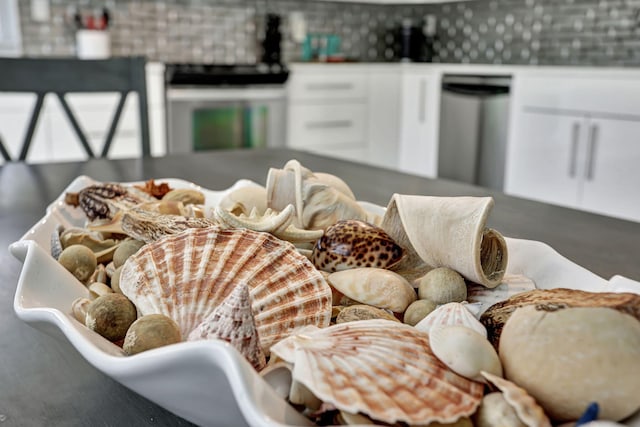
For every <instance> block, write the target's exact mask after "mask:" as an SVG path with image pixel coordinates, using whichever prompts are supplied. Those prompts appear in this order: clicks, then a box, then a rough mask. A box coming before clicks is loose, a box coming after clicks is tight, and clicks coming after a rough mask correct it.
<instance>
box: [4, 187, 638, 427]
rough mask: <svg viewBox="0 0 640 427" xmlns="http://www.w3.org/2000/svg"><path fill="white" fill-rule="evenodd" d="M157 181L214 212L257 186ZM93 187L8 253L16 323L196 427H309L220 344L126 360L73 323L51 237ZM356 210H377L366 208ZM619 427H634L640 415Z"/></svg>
mask: <svg viewBox="0 0 640 427" xmlns="http://www.w3.org/2000/svg"><path fill="white" fill-rule="evenodd" d="M156 181H157V182H167V183H168V184H169V185H170V186H171V187H173V188H197V189H199V190H200V191H203V192H204V193H205V194H206V204H207V205H208V206H216V205H217V204H218V202H219V201H220V200H221V199H222V197H224V195H226V194H227V193H228V192H229V191H231V190H233V189H235V188H238V187H242V186H250V185H257V184H255V183H253V182H251V181H247V180H240V181H238V182H237V183H235V184H234V185H233V186H232V187H231V188H229V189H227V190H224V191H210V190H206V189H202V188H200V187H199V186H197V185H195V184H192V183H189V182H186V181H183V180H179V179H156ZM95 182H96V181H94V180H92V179H91V178H89V177H86V176H81V177H78V178H77V179H75V180H74V181H73V182H72V183H71V184H70V185H69V186H68V187H67V189H66V190H65V192H63V193H62V194H61V195H60V197H59V198H58V199H57V200H56V201H55V202H53V203H52V204H51V205H50V206H49V208H48V209H47V212H46V215H45V216H44V218H43V219H42V220H41V221H39V222H38V223H37V224H35V225H34V226H33V227H32V228H31V229H30V230H29V231H28V232H27V233H26V234H25V235H24V236H23V237H22V238H21V239H20V240H19V241H17V242H15V243H13V244H12V245H11V246H10V251H11V253H12V254H13V255H14V256H15V257H16V258H18V259H19V260H20V261H22V262H23V268H22V271H21V274H20V278H19V280H18V286H17V289H16V294H15V300H14V309H15V311H16V313H17V315H18V317H20V318H21V319H22V320H24V321H25V322H27V323H29V324H31V325H32V326H34V327H36V328H38V329H40V330H42V331H44V332H47V333H49V334H51V335H55V336H59V337H64V338H66V339H67V340H69V342H71V344H72V345H73V346H74V347H75V348H76V349H77V350H78V352H79V353H80V354H82V356H83V357H84V358H85V359H86V360H87V361H89V362H90V363H91V364H92V365H93V366H95V367H96V368H97V369H99V370H100V371H102V372H104V373H105V374H107V375H109V376H110V377H112V378H113V379H115V380H117V381H118V382H120V383H121V384H123V385H124V386H126V387H128V388H130V389H131V390H134V391H135V392H137V393H139V394H141V395H142V396H144V397H146V398H148V399H149V400H152V401H153V402H155V403H157V404H159V405H160V406H162V407H164V408H166V409H168V410H169V411H171V412H173V413H175V414H177V415H179V416H181V417H183V418H185V419H187V420H189V421H191V422H193V423H195V424H198V425H203V426H207V425H221V424H224V425H238V426H239V425H242V424H248V425H250V426H255V427H257V426H265V427H266V426H269V427H275V426H293V425H296V426H299V425H311V423H310V422H309V421H308V420H307V418H305V417H304V416H302V415H301V414H299V413H298V412H297V411H296V410H295V409H294V408H293V407H291V406H290V405H288V404H287V403H286V402H285V401H284V400H283V399H282V398H281V397H280V396H279V395H278V393H277V392H276V390H275V388H274V387H272V385H271V384H268V383H267V382H266V381H265V380H264V379H263V378H262V377H261V376H260V375H258V374H257V373H256V371H255V370H254V369H253V368H252V367H251V365H249V363H248V362H246V360H245V359H244V358H243V357H242V356H241V355H240V354H239V353H238V352H237V351H236V350H235V349H234V348H233V347H231V346H230V345H228V344H227V343H225V342H222V341H217V340H212V341H193V342H183V343H179V344H175V345H170V346H166V347H162V348H159V349H155V350H150V351H146V352H143V353H140V354H137V355H135V356H128V357H127V356H125V355H124V353H123V352H122V350H121V349H120V347H118V346H116V345H115V344H113V343H111V342H109V341H107V340H105V339H104V338H102V337H101V336H99V335H98V334H96V333H94V332H92V331H90V330H89V329H87V328H86V327H84V326H83V325H82V324H80V323H79V322H78V321H76V320H75V319H74V318H73V315H72V314H71V303H72V301H73V300H74V299H76V298H78V297H81V296H88V290H87V288H86V287H85V286H84V285H82V284H81V283H79V282H78V281H77V280H76V279H75V278H74V277H73V276H72V275H71V273H69V272H68V271H67V270H65V269H64V268H63V267H62V266H61V265H60V264H59V263H58V262H57V261H56V260H54V259H53V258H52V257H51V256H50V254H49V249H50V236H51V233H52V231H53V230H54V229H55V227H56V226H57V225H58V224H62V225H63V226H66V227H68V226H82V225H83V224H84V222H85V216H84V214H83V213H82V212H81V211H80V210H79V209H74V208H71V207H69V206H68V205H66V204H65V203H64V201H63V197H64V193H66V192H67V191H71V192H77V191H79V190H80V189H82V188H84V187H86V186H88V185H90V184H93V183H95ZM363 205H364V206H365V207H366V208H368V209H371V210H382V208H380V207H379V206H375V205H371V204H368V203H366V202H363ZM507 245H508V247H509V267H508V273H513V274H523V275H525V276H527V277H529V278H531V279H533V280H534V282H535V283H536V286H537V287H538V288H543V289H544V288H553V287H557V286H563V287H567V286H571V284H575V285H579V286H580V289H583V290H588V291H594V292H602V291H611V292H635V293H639V294H640V283H639V282H635V281H632V280H629V279H626V278H624V277H621V276H615V277H613V278H612V279H611V280H609V281H607V280H604V279H602V278H601V277H598V276H596V275H595V274H593V273H591V272H589V271H588V270H586V269H584V268H582V267H580V266H578V265H576V264H574V263H572V262H570V261H569V260H567V259H566V258H564V257H562V256H560V255H559V254H558V253H557V252H555V251H554V250H553V249H552V248H551V247H549V246H548V245H546V244H543V243H540V242H535V241H529V240H519V239H509V238H508V239H507ZM52 283H55V284H56V286H51V284H52ZM167 385H171V386H167ZM626 424H627V425H629V426H636V427H640V414H636V416H635V417H633V419H631V420H627V423H626Z"/></svg>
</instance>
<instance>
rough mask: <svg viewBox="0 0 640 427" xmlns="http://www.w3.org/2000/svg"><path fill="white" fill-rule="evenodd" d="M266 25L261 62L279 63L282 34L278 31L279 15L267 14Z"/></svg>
mask: <svg viewBox="0 0 640 427" xmlns="http://www.w3.org/2000/svg"><path fill="white" fill-rule="evenodd" d="M266 19H267V27H266V30H265V34H264V40H263V41H262V62H264V63H265V64H280V62H281V48H280V43H281V42H282V34H281V33H280V16H278V15H276V14H273V13H269V14H267V18H266Z"/></svg>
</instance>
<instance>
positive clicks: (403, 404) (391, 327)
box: [272, 319, 483, 425]
mask: <svg viewBox="0 0 640 427" xmlns="http://www.w3.org/2000/svg"><path fill="white" fill-rule="evenodd" d="M292 344H293V345H292ZM272 352H273V354H275V355H277V356H278V357H280V358H282V359H283V360H285V361H287V362H289V363H293V373H292V375H293V379H294V380H295V381H299V382H300V383H302V384H304V385H305V386H306V387H308V388H309V390H310V391H311V392H312V393H313V394H314V395H316V396H317V397H318V398H320V399H321V400H322V401H323V402H325V403H328V404H330V405H333V406H335V407H336V408H337V409H339V410H341V411H347V412H350V413H353V414H355V413H363V414H366V415H367V416H369V417H371V418H373V419H375V420H378V421H383V422H386V423H391V424H393V423H396V422H405V423H408V424H420V425H423V424H424V425H426V424H429V423H430V422H432V421H438V422H453V421H455V420H457V419H458V418H460V417H463V416H468V415H471V414H472V413H474V412H475V410H476V408H477V407H478V405H480V401H481V399H482V393H483V385H482V384H481V383H477V382H474V381H470V380H468V379H466V378H463V377H461V376H459V375H457V374H455V373H454V372H452V371H451V370H449V369H448V368H447V367H446V366H445V365H444V364H443V363H442V362H440V361H439V360H438V359H437V358H436V357H435V356H434V354H433V353H432V351H431V349H430V347H429V339H428V335H427V334H425V333H423V332H420V331H418V330H416V329H415V328H414V327H412V326H408V325H404V324H402V323H399V322H392V321H389V320H381V319H373V320H361V321H358V322H348V323H342V324H339V325H334V326H330V327H328V328H324V329H314V328H308V329H306V330H304V331H303V332H302V333H300V334H297V335H293V336H291V337H289V338H287V339H284V340H282V341H280V342H279V343H278V344H276V345H274V346H273V347H272Z"/></svg>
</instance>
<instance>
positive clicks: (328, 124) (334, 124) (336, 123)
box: [305, 120, 353, 129]
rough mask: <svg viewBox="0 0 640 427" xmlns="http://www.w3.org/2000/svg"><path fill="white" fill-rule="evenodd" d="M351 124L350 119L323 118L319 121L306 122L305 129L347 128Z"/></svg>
mask: <svg viewBox="0 0 640 427" xmlns="http://www.w3.org/2000/svg"><path fill="white" fill-rule="evenodd" d="M352 125H353V122H352V121H351V120H324V121H321V122H308V123H307V124H306V125H305V127H306V128H307V129H329V128H348V127H351V126H352Z"/></svg>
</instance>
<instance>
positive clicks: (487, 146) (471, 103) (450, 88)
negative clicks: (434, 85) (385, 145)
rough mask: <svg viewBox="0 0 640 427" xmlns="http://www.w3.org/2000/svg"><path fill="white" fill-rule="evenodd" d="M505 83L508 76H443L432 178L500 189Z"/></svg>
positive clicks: (505, 125)
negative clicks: (435, 164) (434, 176)
mask: <svg viewBox="0 0 640 427" xmlns="http://www.w3.org/2000/svg"><path fill="white" fill-rule="evenodd" d="M510 85H511V77H510V76H479V75H453V74H445V75H444V76H443V78H442V98H441V105H440V108H441V110H440V137H439V145H438V177H440V178H447V179H453V180H456V181H462V182H466V183H469V184H475V185H480V186H483V187H489V188H493V189H496V190H502V189H503V184H504V165H505V150H506V144H507V132H508V124H509V91H510Z"/></svg>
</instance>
